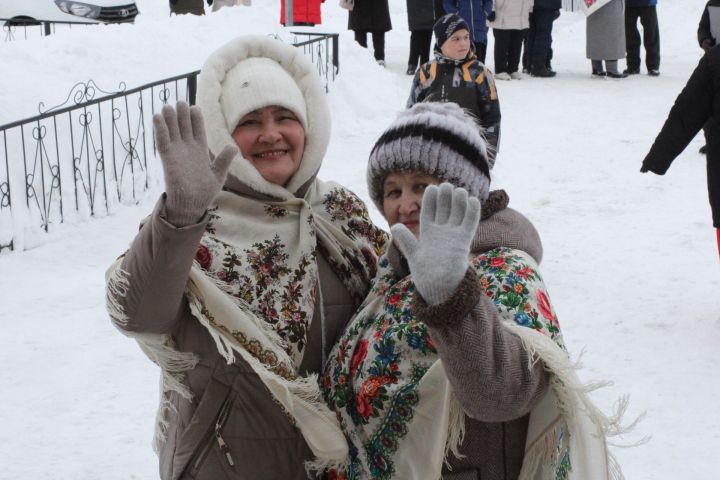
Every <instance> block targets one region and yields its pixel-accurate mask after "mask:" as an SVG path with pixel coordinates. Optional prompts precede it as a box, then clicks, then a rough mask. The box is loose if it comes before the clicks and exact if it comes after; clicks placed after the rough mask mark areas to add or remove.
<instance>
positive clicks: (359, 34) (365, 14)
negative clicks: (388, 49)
mask: <svg viewBox="0 0 720 480" xmlns="http://www.w3.org/2000/svg"><path fill="white" fill-rule="evenodd" d="M348 30H352V31H353V32H355V41H356V42H357V43H359V44H360V46H361V47H363V48H367V46H368V43H367V35H368V33H370V34H371V35H372V42H373V53H374V56H375V61H377V63H378V65H380V66H381V67H384V66H385V32H389V31H390V30H392V22H391V21H390V8H389V7H388V0H355V3H354V5H353V9H352V10H350V11H349V12H348Z"/></svg>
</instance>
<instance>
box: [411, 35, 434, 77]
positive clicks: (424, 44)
mask: <svg viewBox="0 0 720 480" xmlns="http://www.w3.org/2000/svg"><path fill="white" fill-rule="evenodd" d="M432 35H433V31H432V30H413V31H411V32H410V56H409V57H408V67H413V68H417V66H418V59H419V60H420V63H419V65H422V64H424V63H427V62H428V60H430V44H431V43H432Z"/></svg>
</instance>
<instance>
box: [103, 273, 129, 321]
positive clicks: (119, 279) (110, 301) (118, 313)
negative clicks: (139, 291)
mask: <svg viewBox="0 0 720 480" xmlns="http://www.w3.org/2000/svg"><path fill="white" fill-rule="evenodd" d="M129 287H130V273H128V272H126V271H125V270H123V269H122V268H120V260H117V261H116V262H115V264H114V265H112V266H111V267H110V268H109V269H108V275H107V278H106V286H105V308H106V309H107V311H108V314H110V319H111V320H112V321H113V322H114V323H115V324H116V325H117V326H119V327H127V324H128V316H127V315H126V314H125V309H124V308H123V306H122V305H121V304H120V302H119V301H118V298H122V297H124V296H125V295H127V291H128V288H129Z"/></svg>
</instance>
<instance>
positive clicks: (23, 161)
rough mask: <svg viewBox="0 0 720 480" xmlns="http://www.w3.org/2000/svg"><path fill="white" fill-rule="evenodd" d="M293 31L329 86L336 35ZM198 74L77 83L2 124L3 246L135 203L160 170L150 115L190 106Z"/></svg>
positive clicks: (0, 231) (0, 246) (335, 63)
mask: <svg viewBox="0 0 720 480" xmlns="http://www.w3.org/2000/svg"><path fill="white" fill-rule="evenodd" d="M296 35H305V36H308V37H309V39H308V40H305V41H299V42H297V43H296V44H295V45H296V46H297V47H299V48H303V49H304V50H305V52H306V54H308V55H310V56H311V58H312V59H313V61H314V62H315V65H317V68H318V73H319V74H321V77H322V78H324V79H325V87H326V91H327V88H328V82H329V81H331V80H334V79H335V76H336V75H337V73H338V71H339V62H338V49H337V34H315V33H296ZM296 40H297V39H296ZM198 73H199V71H195V72H190V73H187V74H184V75H178V76H176V77H172V78H167V79H164V80H160V81H157V82H153V83H149V84H147V85H143V86H140V87H137V88H133V89H127V88H126V86H125V85H124V84H120V85H119V86H118V88H117V89H116V90H115V91H112V92H110V91H104V90H102V89H101V88H100V87H99V86H97V85H96V84H95V83H94V82H93V81H92V80H90V81H88V82H81V83H78V84H76V85H75V86H74V87H73V88H72V89H71V91H70V93H69V94H68V96H67V98H66V99H65V101H64V102H63V103H61V104H60V105H57V106H54V107H51V108H47V109H46V108H45V106H44V104H42V103H41V104H40V105H39V107H38V111H39V114H38V115H36V116H34V117H32V118H27V119H24V120H20V121H17V122H13V123H9V124H6V125H1V126H0V252H2V250H3V249H10V250H14V249H15V248H18V246H19V245H17V242H16V239H17V238H18V235H23V237H24V235H25V232H27V231H29V232H30V233H31V234H33V232H34V231H35V230H44V231H46V232H47V231H49V230H51V229H52V228H53V226H54V225H56V224H58V223H62V222H63V221H64V220H65V219H66V218H68V217H71V218H89V217H95V216H105V215H109V214H112V213H113V211H114V210H115V208H116V206H117V205H118V204H121V203H123V204H128V203H136V202H137V201H138V200H139V199H140V197H139V196H140V194H142V193H143V192H144V191H145V190H147V188H148V187H149V185H150V183H151V179H152V178H156V177H154V176H153V173H154V172H155V171H157V169H158V168H159V166H157V165H153V162H148V158H150V159H152V158H153V152H154V147H155V146H154V140H153V137H152V116H153V114H154V113H155V112H157V111H159V108H160V107H161V106H162V105H164V104H166V103H168V102H173V103H174V102H177V101H178V100H185V101H187V102H188V103H190V104H194V103H195V93H196V89H197V75H198ZM21 243H22V242H21Z"/></svg>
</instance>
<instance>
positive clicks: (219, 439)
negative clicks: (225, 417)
mask: <svg viewBox="0 0 720 480" xmlns="http://www.w3.org/2000/svg"><path fill="white" fill-rule="evenodd" d="M218 427H219V425H215V438H216V439H217V442H218V446H219V447H220V451H221V452H222V453H224V454H225V458H226V459H227V461H228V463H229V464H230V466H231V467H234V466H235V462H233V458H232V455H230V448H229V447H228V446H227V444H226V443H225V439H223V437H222V435H220V428H218Z"/></svg>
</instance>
